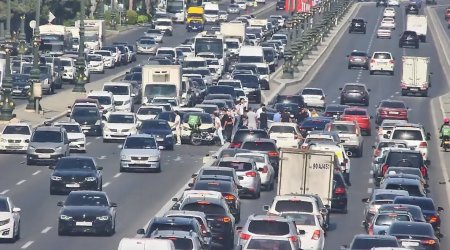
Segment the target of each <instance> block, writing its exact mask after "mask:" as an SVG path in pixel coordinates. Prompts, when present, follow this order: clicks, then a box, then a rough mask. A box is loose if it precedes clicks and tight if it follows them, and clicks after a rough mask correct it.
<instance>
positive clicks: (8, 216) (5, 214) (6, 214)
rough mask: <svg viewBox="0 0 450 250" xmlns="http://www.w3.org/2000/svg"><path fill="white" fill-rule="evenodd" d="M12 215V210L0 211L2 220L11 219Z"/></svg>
mask: <svg viewBox="0 0 450 250" xmlns="http://www.w3.org/2000/svg"><path fill="white" fill-rule="evenodd" d="M11 217H12V216H11V213H10V212H0V221H3V220H7V219H11Z"/></svg>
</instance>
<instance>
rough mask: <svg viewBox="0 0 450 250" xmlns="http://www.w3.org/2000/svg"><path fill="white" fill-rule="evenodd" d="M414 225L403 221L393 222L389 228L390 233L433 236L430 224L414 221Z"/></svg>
mask: <svg viewBox="0 0 450 250" xmlns="http://www.w3.org/2000/svg"><path fill="white" fill-rule="evenodd" d="M414 224H415V225H411V226H410V224H409V223H408V224H405V223H393V224H392V225H391V227H390V228H389V234H390V235H426V236H431V237H433V236H434V230H433V227H432V226H431V225H430V224H425V223H423V224H422V223H420V224H419V223H417V224H416V223H414Z"/></svg>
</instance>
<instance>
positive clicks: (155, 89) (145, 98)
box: [141, 65, 187, 104]
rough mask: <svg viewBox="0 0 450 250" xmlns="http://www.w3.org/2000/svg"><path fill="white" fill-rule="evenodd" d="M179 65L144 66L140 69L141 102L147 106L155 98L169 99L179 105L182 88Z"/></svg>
mask: <svg viewBox="0 0 450 250" xmlns="http://www.w3.org/2000/svg"><path fill="white" fill-rule="evenodd" d="M182 87H183V86H182V81H181V66H180V65H144V66H143V67H142V102H141V104H149V103H151V102H152V100H153V98H155V97H169V98H174V99H177V102H178V103H181V99H182V95H183V94H182V91H187V90H185V89H183V88H182Z"/></svg>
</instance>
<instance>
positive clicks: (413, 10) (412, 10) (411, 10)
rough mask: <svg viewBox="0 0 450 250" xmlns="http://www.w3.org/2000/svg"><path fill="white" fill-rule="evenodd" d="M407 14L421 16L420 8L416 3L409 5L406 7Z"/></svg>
mask: <svg viewBox="0 0 450 250" xmlns="http://www.w3.org/2000/svg"><path fill="white" fill-rule="evenodd" d="M405 13H406V15H411V14H414V15H419V6H418V5H417V4H415V3H409V4H408V5H406V7H405Z"/></svg>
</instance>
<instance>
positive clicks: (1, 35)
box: [0, 22, 5, 42]
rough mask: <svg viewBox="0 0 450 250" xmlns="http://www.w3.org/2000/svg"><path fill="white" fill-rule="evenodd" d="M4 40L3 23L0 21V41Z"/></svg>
mask: <svg viewBox="0 0 450 250" xmlns="http://www.w3.org/2000/svg"><path fill="white" fill-rule="evenodd" d="M3 41H5V24H4V23H3V22H0V42H3Z"/></svg>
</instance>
